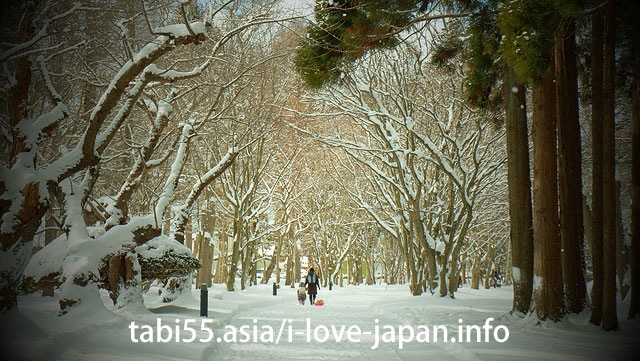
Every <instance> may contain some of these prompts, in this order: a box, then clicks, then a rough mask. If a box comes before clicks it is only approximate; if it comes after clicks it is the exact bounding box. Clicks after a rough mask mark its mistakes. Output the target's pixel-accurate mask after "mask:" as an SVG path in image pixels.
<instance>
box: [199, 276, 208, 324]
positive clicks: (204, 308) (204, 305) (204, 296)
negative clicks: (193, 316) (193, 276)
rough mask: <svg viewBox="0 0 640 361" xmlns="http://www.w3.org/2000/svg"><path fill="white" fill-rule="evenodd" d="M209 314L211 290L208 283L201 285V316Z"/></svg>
mask: <svg viewBox="0 0 640 361" xmlns="http://www.w3.org/2000/svg"><path fill="white" fill-rule="evenodd" d="M208 316H209V290H207V284H206V283H203V284H202V285H200V317H208Z"/></svg>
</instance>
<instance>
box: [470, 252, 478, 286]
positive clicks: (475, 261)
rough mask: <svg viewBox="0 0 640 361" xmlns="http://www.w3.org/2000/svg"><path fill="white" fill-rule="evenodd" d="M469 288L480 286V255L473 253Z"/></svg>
mask: <svg viewBox="0 0 640 361" xmlns="http://www.w3.org/2000/svg"><path fill="white" fill-rule="evenodd" d="M471 288H473V289H474V290H477V289H479V288H480V256H479V255H475V257H474V258H473V264H472V265H471Z"/></svg>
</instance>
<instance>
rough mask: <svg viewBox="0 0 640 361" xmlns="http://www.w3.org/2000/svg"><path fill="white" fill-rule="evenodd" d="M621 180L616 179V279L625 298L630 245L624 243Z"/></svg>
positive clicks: (622, 296)
mask: <svg viewBox="0 0 640 361" xmlns="http://www.w3.org/2000/svg"><path fill="white" fill-rule="evenodd" d="M620 188H621V184H620V181H618V180H616V204H615V208H616V279H617V281H618V293H619V294H620V299H621V300H624V299H625V297H627V293H628V292H629V285H628V284H625V282H624V276H625V274H626V273H627V271H628V270H629V247H627V246H626V245H625V244H624V230H623V229H622V209H621V207H620Z"/></svg>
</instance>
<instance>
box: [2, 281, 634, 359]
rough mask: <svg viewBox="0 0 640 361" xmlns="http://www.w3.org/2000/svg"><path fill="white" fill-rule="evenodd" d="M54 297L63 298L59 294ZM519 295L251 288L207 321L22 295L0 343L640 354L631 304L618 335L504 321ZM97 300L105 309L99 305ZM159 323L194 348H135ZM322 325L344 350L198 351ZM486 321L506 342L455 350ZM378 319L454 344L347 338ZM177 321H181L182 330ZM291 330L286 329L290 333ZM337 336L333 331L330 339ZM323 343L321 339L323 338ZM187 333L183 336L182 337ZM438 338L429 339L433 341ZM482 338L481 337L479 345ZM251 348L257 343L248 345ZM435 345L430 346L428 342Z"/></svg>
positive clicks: (60, 353) (215, 306) (62, 353)
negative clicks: (239, 332)
mask: <svg viewBox="0 0 640 361" xmlns="http://www.w3.org/2000/svg"><path fill="white" fill-rule="evenodd" d="M56 292H57V291H56ZM512 292H513V290H512V289H511V288H510V287H503V288H498V289H490V290H485V289H480V290H472V289H469V288H466V287H464V288H462V289H460V290H459V291H458V292H457V293H456V299H454V300H452V299H450V298H448V297H445V298H441V297H438V296H437V295H434V296H432V295H430V294H425V295H422V296H411V295H410V294H409V291H408V288H407V286H406V285H404V286H403V285H399V286H388V287H387V286H384V285H379V286H365V285H362V286H347V287H344V288H340V287H334V289H333V290H332V291H329V290H327V289H326V288H322V289H321V290H320V291H319V294H318V298H319V299H322V300H324V301H325V302H326V304H325V305H324V306H310V305H309V304H308V303H307V304H306V305H304V306H301V305H299V304H298V302H297V298H296V291H295V289H293V288H289V287H287V286H282V288H280V289H279V290H278V295H277V296H273V295H272V289H271V285H260V286H254V287H249V288H247V289H246V290H244V291H236V292H226V291H225V286H224V285H214V286H213V287H212V288H210V289H209V297H208V301H209V308H208V309H209V317H208V318H201V317H199V299H198V297H199V290H196V289H194V290H192V294H191V295H189V294H187V295H185V296H183V297H181V298H179V299H178V300H176V301H174V302H173V303H171V304H163V303H161V302H160V298H159V297H158V293H157V289H156V288H153V287H152V288H151V290H149V292H147V293H146V294H145V305H146V307H148V309H146V308H143V307H141V308H132V309H128V310H125V311H114V310H113V309H112V307H113V306H112V304H110V299H109V298H108V295H107V293H106V292H103V293H102V301H103V302H104V303H105V305H107V308H104V307H102V306H101V305H97V304H87V305H85V306H84V307H80V308H79V309H76V310H74V312H72V313H70V314H68V315H66V316H63V317H58V316H56V313H57V309H58V305H57V299H56V298H52V297H41V296H40V295H31V296H21V297H20V299H19V310H17V311H15V312H13V313H12V314H9V315H4V316H0V325H2V328H1V329H0V331H2V332H0V339H2V340H3V346H6V347H3V352H7V353H6V354H4V357H6V358H7V359H12V360H96V361H98V360H168V361H169V360H171V361H174V360H205V361H208V360H261V361H266V360H305V361H306V360H341V361H343V360H385V361H392V360H445V361H447V360H472V361H473V360H504V361H507V360H509V361H512V360H518V361H527V360H545V361H547V360H559V361H560V360H563V361H564V360H569V361H571V360H589V361H591V360H613V359H615V360H631V359H633V358H632V356H634V354H633V352H636V353H637V350H638V345H640V319H637V320H632V321H627V320H625V319H624V318H623V317H622V315H624V314H626V312H627V310H628V304H627V303H619V308H618V312H619V315H620V316H621V317H620V320H621V322H620V331H616V332H604V331H602V330H600V329H599V328H598V327H594V326H592V325H589V323H588V316H589V315H588V312H585V313H583V314H580V315H572V316H569V317H568V318H567V319H565V320H563V321H562V322H558V323H552V322H542V323H538V321H537V320H536V318H535V317H533V316H532V317H525V318H521V317H518V316H511V315H509V314H508V313H507V312H508V310H509V309H510V308H511V302H512V297H513V293H512ZM98 301H99V300H98ZM158 318H160V320H161V321H162V323H163V324H165V325H174V326H175V325H176V322H178V323H179V324H180V325H184V323H185V321H187V320H193V322H194V328H195V329H196V330H197V332H196V337H197V340H195V341H194V342H190V343H187V342H175V340H174V341H172V342H158V340H157V339H155V340H154V342H141V340H140V333H139V332H138V334H137V335H135V338H136V340H137V341H138V342H133V341H132V338H131V337H132V336H131V330H130V328H129V326H130V324H131V322H132V321H133V322H136V323H137V324H138V325H149V326H151V327H156V324H157V322H158ZM307 318H309V320H310V325H311V328H312V329H313V328H315V327H316V326H319V325H324V326H327V327H328V328H330V327H331V326H335V327H336V328H337V329H339V328H340V326H341V325H345V326H346V327H345V331H344V334H343V336H342V339H341V342H335V341H334V339H333V337H334V335H333V334H330V336H329V339H328V340H327V341H326V342H317V341H315V340H314V339H313V337H312V340H311V342H306V337H305V336H302V335H295V334H294V335H293V337H292V342H288V335H287V334H286V333H285V334H283V335H282V336H281V340H280V342H279V344H275V342H260V341H258V342H244V343H241V342H236V343H229V342H217V341H216V340H215V339H214V340H212V341H210V342H199V340H200V339H202V338H206V336H207V332H205V331H200V323H201V322H202V321H203V320H208V321H207V322H210V323H211V324H210V327H211V328H212V329H213V332H214V334H215V336H216V338H217V337H220V336H223V334H224V333H225V326H227V325H233V326H236V327H240V326H243V325H248V326H250V327H253V325H254V319H255V320H256V325H257V326H258V329H259V330H260V329H261V327H262V326H265V325H269V326H271V327H272V328H273V330H274V340H275V337H276V336H277V333H278V330H279V328H280V327H281V325H282V323H283V320H285V321H286V322H288V320H289V319H291V320H292V322H291V329H292V330H293V332H294V333H295V332H297V331H303V330H305V329H306V322H307V321H306V320H307ZM487 318H494V320H493V321H492V323H491V324H492V326H493V327H494V328H495V327H497V326H498V325H506V326H507V327H508V329H509V339H508V340H507V341H506V342H504V343H498V342H496V341H494V340H493V339H492V340H491V342H475V335H474V337H473V339H474V340H473V341H474V342H471V343H467V342H455V343H452V342H450V339H451V337H452V336H453V335H454V332H455V330H456V329H457V327H458V325H459V321H458V320H459V319H462V324H463V325H478V326H480V327H482V325H484V323H485V321H486V319H487ZM376 319H378V325H379V327H380V334H382V333H383V331H382V326H383V325H387V324H388V325H391V326H394V327H395V329H396V332H397V331H398V327H399V326H400V325H406V326H414V327H416V326H418V325H426V326H428V327H429V328H431V327H432V326H435V325H445V326H447V329H448V340H449V341H448V342H443V340H442V339H439V340H438V342H428V343H420V342H416V341H413V342H408V343H404V344H403V348H402V349H400V348H399V342H398V339H397V335H396V340H395V342H390V343H385V342H379V344H378V347H377V348H376V349H372V346H373V345H374V342H375V339H374V336H373V335H371V334H369V335H366V334H363V335H361V336H360V337H359V338H360V339H361V342H358V343H353V342H349V341H347V339H346V333H347V329H348V328H349V326H351V325H357V326H358V327H360V329H361V331H363V332H372V331H374V326H375V320H376ZM176 320H177V321H176ZM287 331H288V330H287ZM331 332H332V331H331V330H330V333H331ZM319 334H320V335H323V334H324V333H323V332H320V333H319ZM187 335H188V334H185V333H184V332H183V333H182V336H181V338H182V339H183V340H184V338H185V337H186V336H187ZM430 336H432V335H430ZM483 337H484V336H483ZM251 341H252V340H251ZM431 341H433V340H431Z"/></svg>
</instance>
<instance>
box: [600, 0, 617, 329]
mask: <svg viewBox="0 0 640 361" xmlns="http://www.w3.org/2000/svg"><path fill="white" fill-rule="evenodd" d="M605 31H606V32H605V41H604V104H603V123H602V197H603V198H602V199H603V208H602V230H603V243H602V251H603V265H604V268H603V283H602V286H603V287H602V295H603V299H602V328H604V329H605V330H615V329H617V328H618V316H617V314H616V210H615V204H616V201H615V197H616V183H615V163H616V156H615V155H616V152H615V150H616V148H615V1H614V0H609V1H607V6H606V30H605Z"/></svg>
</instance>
